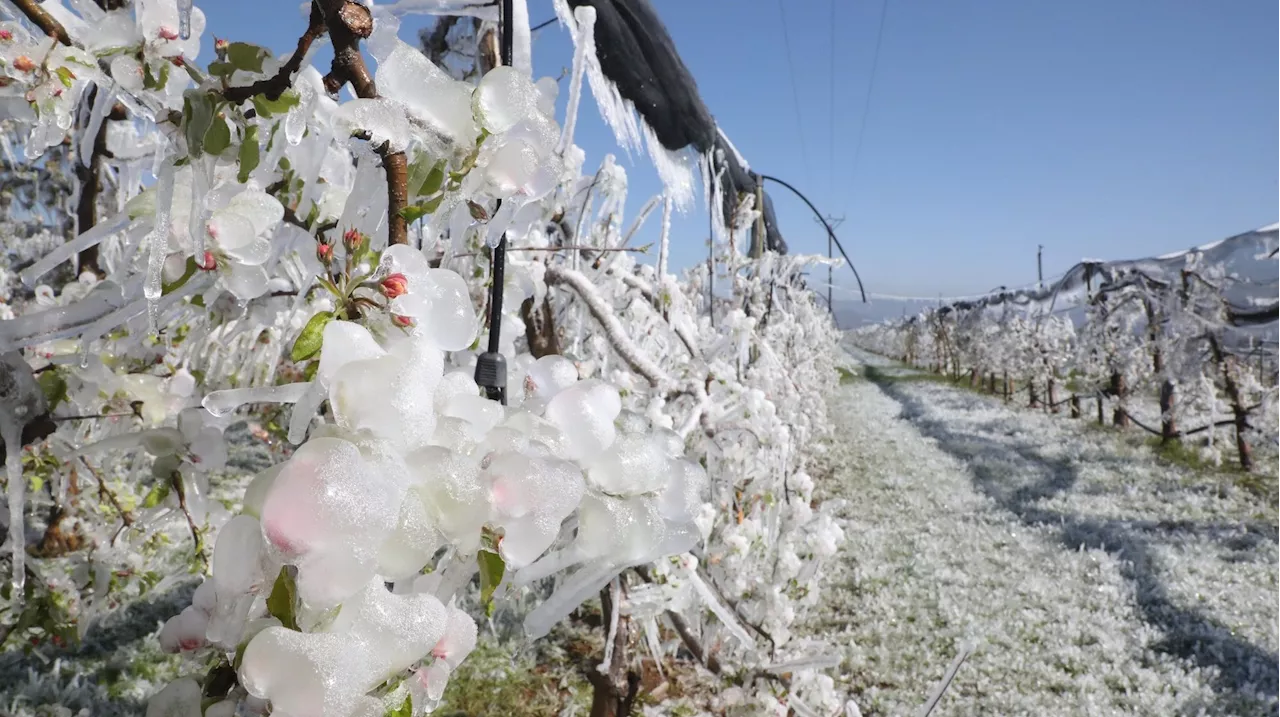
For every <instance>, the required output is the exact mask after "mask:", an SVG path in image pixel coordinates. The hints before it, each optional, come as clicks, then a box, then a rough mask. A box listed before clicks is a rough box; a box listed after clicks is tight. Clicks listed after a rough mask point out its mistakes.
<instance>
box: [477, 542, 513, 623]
mask: <svg viewBox="0 0 1280 717" xmlns="http://www.w3.org/2000/svg"><path fill="white" fill-rule="evenodd" d="M476 562H477V563H479V565H480V602H481V603H482V604H483V605H484V610H485V614H487V615H491V614H493V591H494V590H497V589H498V585H500V584H501V583H502V575H503V573H505V572H506V570H507V564H506V563H505V562H503V560H502V556H501V555H498V554H497V553H494V552H491V551H488V550H481V551H479V552H477V553H476Z"/></svg>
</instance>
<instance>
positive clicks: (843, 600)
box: [808, 356, 1277, 716]
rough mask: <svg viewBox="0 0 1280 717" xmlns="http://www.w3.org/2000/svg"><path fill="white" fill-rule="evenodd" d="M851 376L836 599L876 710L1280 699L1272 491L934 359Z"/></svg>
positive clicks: (1237, 705)
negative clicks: (915, 370)
mask: <svg viewBox="0 0 1280 717" xmlns="http://www.w3.org/2000/svg"><path fill="white" fill-rule="evenodd" d="M860 358H863V359H865V360H866V361H868V362H872V363H875V364H878V366H877V368H879V372H878V373H877V372H871V373H869V374H868V376H869V378H873V379H876V380H873V381H855V382H851V383H849V384H847V385H846V386H845V388H844V389H843V394H844V395H843V396H842V397H841V398H840V399H838V400H837V402H836V403H835V404H834V405H833V407H832V411H831V415H832V416H833V418H834V419H835V420H838V421H840V425H839V426H838V427H837V429H836V434H837V435H840V436H843V437H844V440H843V441H839V442H837V443H836V444H835V446H834V447H833V451H834V452H835V455H833V456H832V460H833V463H834V464H835V465H836V466H837V470H836V473H835V480H834V481H833V483H832V485H831V486H829V488H830V490H831V491H832V492H835V493H838V494H839V497H842V498H844V499H845V500H847V501H848V503H847V505H846V507H845V510H844V517H845V518H846V520H847V523H846V525H845V529H846V534H847V535H848V544H847V545H846V549H845V550H846V552H845V555H846V559H845V560H843V561H842V572H841V573H840V574H839V575H837V577H836V584H835V585H833V586H832V589H831V591H830V592H829V593H828V601H827V605H826V609H824V610H823V611H822V613H821V614H822V615H823V618H822V619H821V620H818V621H815V622H812V623H810V625H809V626H808V627H809V628H810V629H811V630H814V631H815V632H822V633H824V634H825V635H827V636H833V635H838V637H837V639H838V640H840V641H841V642H842V643H843V645H844V649H845V650H846V661H845V664H844V665H843V667H842V670H841V673H842V674H841V675H840V677H839V682H841V683H843V684H844V685H847V686H848V687H850V688H851V689H852V690H853V693H854V697H855V699H857V700H858V703H859V705H860V706H861V708H862V710H863V713H864V714H866V715H868V716H870V715H890V714H892V715H899V714H909V713H911V712H912V711H914V710H915V709H916V708H918V706H919V705H920V704H921V703H922V702H923V701H924V699H925V697H926V695H927V694H928V692H929V689H930V687H931V686H932V684H933V683H934V682H935V681H936V680H937V679H938V678H939V677H940V676H941V675H942V673H943V671H944V670H945V669H946V667H947V665H948V663H949V662H950V660H951V659H952V657H953V656H954V655H955V654H956V652H957V650H958V649H959V647H960V645H962V644H964V643H966V642H967V641H970V640H972V641H975V642H977V644H978V650H977V652H976V653H975V654H974V655H973V657H971V658H970V660H969V661H968V662H967V663H966V664H965V665H964V666H963V667H962V668H961V670H960V672H959V675H958V676H957V677H956V680H955V682H954V683H953V684H952V686H951V688H950V690H949V691H948V693H947V695H946V697H944V699H943V702H942V704H941V706H940V707H939V710H938V711H937V712H935V714H944V715H960V714H966V715H967V714H983V715H992V714H998V715H1046V714H1055V715H1056V714H1071V715H1075V714H1079V715H1106V714H1151V715H1174V714H1186V715H1195V714H1205V715H1237V714H1239V715H1265V714H1276V711H1277V702H1276V691H1277V656H1276V655H1277V604H1276V589H1277V578H1276V560H1277V531H1276V522H1275V521H1276V511H1275V507H1274V505H1271V504H1268V503H1263V502H1261V501H1259V499H1258V498H1257V497H1256V495H1254V494H1252V493H1250V492H1248V491H1246V490H1243V489H1240V488H1238V487H1236V486H1234V485H1232V484H1230V483H1224V482H1222V481H1218V480H1215V479H1214V477H1213V476H1205V475H1203V474H1197V473H1194V472H1191V471H1188V470H1186V469H1185V468H1183V467H1180V466H1172V465H1167V464H1162V463H1159V462H1156V461H1154V460H1152V456H1151V453H1150V451H1149V450H1146V449H1145V448H1144V449H1143V450H1130V449H1129V448H1128V447H1126V446H1124V445H1123V444H1118V443H1117V442H1116V441H1115V440H1114V439H1112V438H1111V437H1109V436H1107V435H1105V434H1103V433H1101V432H1097V431H1092V430H1089V429H1087V428H1085V427H1084V426H1082V425H1080V424H1079V422H1072V421H1069V420H1064V419H1063V418H1061V417H1050V416H1045V415H1042V414H1037V413H1035V412H1032V411H1026V410H1022V409H1015V408H1011V407H1006V406H1005V405H1004V404H1003V402H1002V401H1000V400H999V399H993V398H987V397H982V396H978V395H975V394H973V393H971V392H965V391H958V390H956V389H955V388H952V387H948V386H944V385H940V384H939V383H938V382H933V381H914V380H896V381H895V380H890V379H888V378H886V377H887V376H892V375H893V374H901V373H903V372H904V370H903V369H900V368H895V367H893V366H891V365H887V364H886V363H884V362H881V361H879V360H878V359H873V358H871V357H865V356H863V357H860Z"/></svg>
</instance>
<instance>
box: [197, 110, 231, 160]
mask: <svg viewBox="0 0 1280 717" xmlns="http://www.w3.org/2000/svg"><path fill="white" fill-rule="evenodd" d="M230 146H231V127H230V126H229V125H227V121H226V120H225V119H222V118H221V117H214V118H213V125H212V126H211V127H209V131H208V132H207V133H205V135H204V151H206V152H208V153H209V154H212V155H215V156H217V155H219V154H222V153H223V152H225V151H226V149H227V147H230Z"/></svg>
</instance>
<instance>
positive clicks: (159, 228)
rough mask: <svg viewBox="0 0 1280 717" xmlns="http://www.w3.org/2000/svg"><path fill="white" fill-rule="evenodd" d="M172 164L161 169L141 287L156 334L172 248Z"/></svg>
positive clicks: (168, 161)
mask: <svg viewBox="0 0 1280 717" xmlns="http://www.w3.org/2000/svg"><path fill="white" fill-rule="evenodd" d="M173 172H174V167H173V161H172V160H170V159H168V158H166V159H165V161H164V164H163V165H162V166H161V167H160V174H159V176H158V177H157V180H156V181H157V183H158V184H159V185H160V187H159V190H158V191H159V194H158V195H157V196H156V219H155V225H154V226H152V228H151V234H150V235H149V236H148V237H147V240H148V243H149V245H150V246H149V247H148V248H149V250H150V254H149V255H148V257H147V281H146V283H145V284H144V285H143V287H142V294H143V296H145V297H146V299H147V322H148V323H147V326H148V330H149V331H150V332H151V333H152V334H155V333H157V331H158V327H157V326H156V324H157V321H156V316H157V313H156V312H157V308H156V302H158V301H159V300H160V296H161V291H162V290H163V286H162V282H163V279H164V276H163V274H164V260H165V255H166V251H167V250H168V248H169V217H170V215H171V213H172V211H173V184H174V182H173Z"/></svg>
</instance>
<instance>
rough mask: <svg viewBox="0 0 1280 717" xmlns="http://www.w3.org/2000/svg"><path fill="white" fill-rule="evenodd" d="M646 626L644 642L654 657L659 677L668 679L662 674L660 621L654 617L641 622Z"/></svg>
mask: <svg viewBox="0 0 1280 717" xmlns="http://www.w3.org/2000/svg"><path fill="white" fill-rule="evenodd" d="M640 624H641V625H643V626H644V642H645V644H646V645H647V646H648V647H649V654H650V655H652V656H653V665H654V667H657V668H658V677H660V678H662V679H664V680H665V679H666V678H667V676H666V675H665V674H663V672H662V639H661V638H660V637H659V636H658V619H657V618H656V617H653V616H652V615H651V616H649V617H646V618H644V619H643V620H641V621H640Z"/></svg>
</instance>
